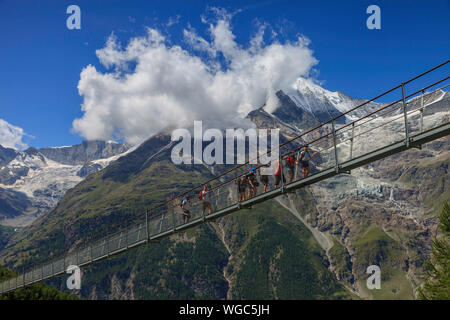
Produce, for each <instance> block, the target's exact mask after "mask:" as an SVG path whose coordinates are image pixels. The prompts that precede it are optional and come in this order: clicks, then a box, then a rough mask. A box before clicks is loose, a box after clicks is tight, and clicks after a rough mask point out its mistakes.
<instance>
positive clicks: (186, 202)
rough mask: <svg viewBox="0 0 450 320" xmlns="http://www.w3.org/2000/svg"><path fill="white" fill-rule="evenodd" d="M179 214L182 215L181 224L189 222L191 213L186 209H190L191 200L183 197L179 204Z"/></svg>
mask: <svg viewBox="0 0 450 320" xmlns="http://www.w3.org/2000/svg"><path fill="white" fill-rule="evenodd" d="M180 207H181V210H182V212H181V214H182V215H183V224H184V223H186V222H189V221H190V220H191V211H190V210H189V209H188V208H192V204H191V200H190V199H189V197H188V196H186V197H184V199H183V201H181V204H180Z"/></svg>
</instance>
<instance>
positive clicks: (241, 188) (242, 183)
mask: <svg viewBox="0 0 450 320" xmlns="http://www.w3.org/2000/svg"><path fill="white" fill-rule="evenodd" d="M234 183H235V184H236V185H237V187H238V195H239V202H242V201H245V189H246V188H247V179H246V178H245V175H242V176H241V177H240V178H239V180H237V179H234Z"/></svg>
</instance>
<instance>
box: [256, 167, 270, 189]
mask: <svg viewBox="0 0 450 320" xmlns="http://www.w3.org/2000/svg"><path fill="white" fill-rule="evenodd" d="M262 168H263V172H264V171H265V170H268V169H267V168H270V163H268V164H265V165H263V166H262ZM266 173H267V172H264V174H262V173H261V168H259V169H258V174H259V180H260V181H261V183H262V184H263V186H264V190H263V193H266V192H267V186H268V185H269V176H268V175H267V174H266Z"/></svg>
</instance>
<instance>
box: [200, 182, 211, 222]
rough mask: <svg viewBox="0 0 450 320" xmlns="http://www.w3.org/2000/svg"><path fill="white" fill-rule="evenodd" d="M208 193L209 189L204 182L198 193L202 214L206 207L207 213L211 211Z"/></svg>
mask: <svg viewBox="0 0 450 320" xmlns="http://www.w3.org/2000/svg"><path fill="white" fill-rule="evenodd" d="M209 193H210V191H208V189H207V187H206V184H205V185H204V186H203V190H202V191H200V194H199V199H200V202H201V203H202V215H204V214H205V210H206V209H208V214H211V213H212V206H211V202H209Z"/></svg>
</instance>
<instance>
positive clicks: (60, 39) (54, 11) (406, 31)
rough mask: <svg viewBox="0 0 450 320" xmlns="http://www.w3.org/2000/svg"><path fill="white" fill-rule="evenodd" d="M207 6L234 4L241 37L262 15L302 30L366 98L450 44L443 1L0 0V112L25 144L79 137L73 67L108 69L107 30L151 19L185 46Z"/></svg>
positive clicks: (341, 82)
mask: <svg viewBox="0 0 450 320" xmlns="http://www.w3.org/2000/svg"><path fill="white" fill-rule="evenodd" d="M71 4H76V5H78V6H79V7H80V8H81V30H68V29H67V28H66V19H67V17H68V16H69V15H68V14H66V8H67V7H68V6H69V5H71ZM371 4H376V5H378V6H379V7H380V8H381V30H368V29H367V28H366V19H367V17H368V16H369V15H368V14H366V8H367V7H368V6H369V5H371ZM208 7H209V8H210V7H220V8H225V9H226V10H227V11H228V12H230V13H231V12H236V11H237V10H239V12H237V13H235V14H234V15H233V17H232V20H231V27H232V30H233V33H234V34H235V36H236V42H237V43H238V44H242V46H246V45H247V44H248V41H249V40H250V38H251V37H252V35H254V34H255V32H257V30H258V25H260V24H261V23H266V24H268V25H270V30H273V31H275V32H276V33H277V40H278V41H280V42H281V43H284V42H286V41H294V40H295V39H296V38H297V37H298V35H299V34H301V35H304V36H305V37H307V38H308V39H310V41H311V43H310V44H309V48H310V49H311V50H313V56H314V58H315V59H317V60H318V64H317V65H316V66H315V67H314V69H315V70H317V71H318V75H317V76H316V77H317V78H318V79H319V80H321V81H323V84H322V85H323V86H324V87H325V88H326V89H329V90H332V91H336V90H338V91H342V92H344V93H346V94H348V95H351V96H354V97H360V98H371V97H373V96H374V95H376V94H378V93H379V92H380V91H383V90H385V89H388V88H390V87H392V86H394V85H397V84H398V82H399V81H401V80H406V79H408V78H409V77H411V76H413V75H415V74H417V73H419V72H422V71H424V70H426V69H428V68H430V67H432V66H434V65H437V64H439V63H441V62H443V61H445V60H447V59H448V54H449V52H450V41H449V36H448V35H449V33H450V19H449V12H450V2H449V1H444V0H436V1H433V2H432V3H430V2H429V1H406V0H405V1H402V0H398V1H373V0H371V1H282V0H280V1H242V0H240V1H232V0H224V1H194V0H191V1H186V0H184V1H155V0H152V1H137V0H127V1H124V0H121V1H119V0H110V1H106V0H103V1H100V0H89V1H79V0H78V1H73V0H72V1H64V0H53V1H43V0H36V1H35V0H33V1H32V0H28V1H23V0H0V39H1V40H0V41H1V45H0V48H1V49H0V119H3V120H5V121H7V122H8V123H9V124H11V125H13V126H17V127H19V128H22V129H23V131H24V132H25V133H26V134H28V135H29V136H24V137H23V140H24V141H25V142H26V143H27V144H28V145H29V146H34V147H45V146H61V145H71V144H76V143H79V142H80V141H81V140H83V139H84V138H83V137H82V136H80V135H79V134H77V133H75V132H73V130H71V128H72V122H73V121H74V119H76V118H81V117H82V116H83V112H82V110H81V104H82V102H83V97H80V95H79V93H78V90H77V85H78V82H79V80H80V73H81V71H82V69H83V68H84V67H86V66H87V65H89V64H91V65H93V66H95V67H96V69H97V70H98V71H99V72H107V70H106V68H105V66H103V65H102V64H101V63H100V62H99V59H98V57H97V56H96V53H95V50H97V49H101V48H103V47H104V46H105V43H106V41H107V39H108V37H109V36H110V35H111V33H112V32H114V34H115V36H116V37H117V39H118V41H119V42H120V43H122V44H123V45H124V46H126V44H127V42H128V40H129V39H130V38H133V37H142V36H145V34H146V27H151V28H155V29H157V30H159V31H160V32H161V33H162V34H163V35H164V36H165V37H166V38H167V40H168V41H169V42H170V43H171V44H180V45H182V46H183V48H187V49H188V50H189V48H188V47H186V46H185V44H184V43H183V29H186V28H187V27H188V25H190V26H191V27H192V28H195V30H196V32H197V33H198V34H200V35H201V36H203V37H206V36H207V33H206V32H207V25H206V24H204V23H202V21H201V16H202V15H205V14H207V12H208ZM169 21H173V22H174V23H173V24H168V22H169ZM266 37H267V36H266ZM266 40H267V39H266Z"/></svg>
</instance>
